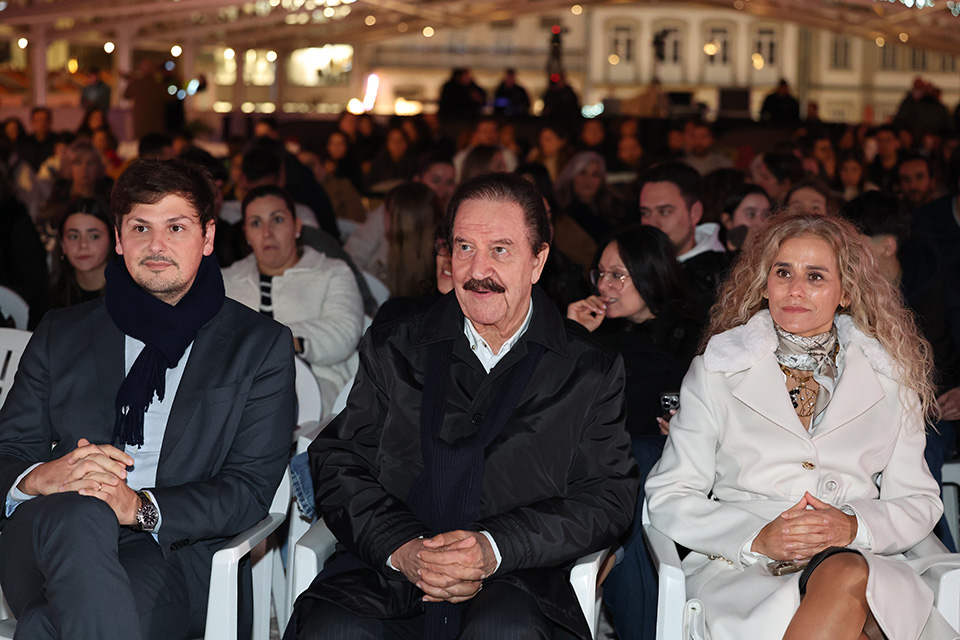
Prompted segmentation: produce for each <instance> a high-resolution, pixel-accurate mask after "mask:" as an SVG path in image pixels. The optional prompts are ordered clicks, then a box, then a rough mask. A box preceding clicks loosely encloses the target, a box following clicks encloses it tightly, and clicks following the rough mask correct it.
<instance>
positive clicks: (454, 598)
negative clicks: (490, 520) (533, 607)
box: [390, 530, 497, 603]
mask: <svg viewBox="0 0 960 640" xmlns="http://www.w3.org/2000/svg"><path fill="white" fill-rule="evenodd" d="M390 562H391V563H392V564H393V566H394V567H396V568H397V569H398V570H400V571H401V572H402V573H403V575H404V576H406V578H407V580H409V581H410V582H412V583H413V584H415V585H416V586H417V588H418V589H420V590H421V591H423V593H424V596H423V600H424V602H442V601H447V602H451V603H457V602H464V601H466V600H469V599H470V598H472V597H473V596H475V595H477V592H478V591H480V588H481V587H482V586H483V582H482V581H483V580H484V579H486V578H487V577H488V576H489V575H491V574H492V573H493V572H494V571H495V570H496V568H497V560H496V557H495V556H494V553H493V547H491V546H490V541H489V540H487V537H486V536H485V535H483V534H482V533H478V532H476V531H460V530H458V531H448V532H447V533H441V534H439V535H436V536H434V537H432V538H416V539H414V540H410V541H409V542H407V543H405V544H403V545H402V546H401V547H400V548H398V549H397V550H396V551H394V552H393V554H392V555H391V556H390Z"/></svg>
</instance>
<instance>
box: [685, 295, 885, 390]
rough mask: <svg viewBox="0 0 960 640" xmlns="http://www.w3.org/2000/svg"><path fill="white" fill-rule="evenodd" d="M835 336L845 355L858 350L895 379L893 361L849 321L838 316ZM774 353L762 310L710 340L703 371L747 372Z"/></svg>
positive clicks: (770, 324) (772, 335)
mask: <svg viewBox="0 0 960 640" xmlns="http://www.w3.org/2000/svg"><path fill="white" fill-rule="evenodd" d="M836 324H837V336H838V337H839V338H840V344H842V345H843V347H844V349H847V350H848V351H849V350H850V349H852V348H853V347H854V346H856V347H859V348H860V350H861V351H862V352H863V355H864V356H866V358H867V360H868V361H869V362H870V366H871V367H873V370H874V371H876V372H877V373H880V374H882V375H884V376H886V377H888V378H896V376H895V372H896V371H897V369H898V367H897V365H896V363H895V362H894V360H893V358H891V357H890V355H889V354H888V353H887V352H886V351H885V350H884V348H883V347H882V346H880V342H879V341H878V340H877V339H876V338H871V337H869V336H867V335H866V334H864V333H863V332H862V331H860V329H858V328H857V326H856V324H854V322H853V318H851V317H850V316H848V315H846V314H841V315H839V316H837V318H836ZM776 349H777V332H776V331H774V328H773V320H772V319H771V318H770V312H769V311H768V310H766V309H764V310H762V311H758V312H757V313H756V314H755V315H754V316H753V317H752V318H750V320H749V321H747V323H746V324H744V325H740V326H739V327H734V328H733V329H730V330H729V331H724V332H723V333H721V334H719V335H715V336H713V337H712V338H710V342H708V343H707V348H706V350H705V351H704V353H703V363H704V365H705V366H706V368H707V371H714V372H721V373H736V372H737V371H743V370H745V369H749V368H750V367H752V366H753V365H755V364H756V363H757V362H758V361H759V360H760V359H761V358H763V357H764V356H765V355H767V354H769V353H773V352H774V351H776Z"/></svg>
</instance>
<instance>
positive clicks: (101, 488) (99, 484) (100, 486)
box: [97, 482, 103, 491]
mask: <svg viewBox="0 0 960 640" xmlns="http://www.w3.org/2000/svg"><path fill="white" fill-rule="evenodd" d="M97 491H103V483H102V482H98V483H97Z"/></svg>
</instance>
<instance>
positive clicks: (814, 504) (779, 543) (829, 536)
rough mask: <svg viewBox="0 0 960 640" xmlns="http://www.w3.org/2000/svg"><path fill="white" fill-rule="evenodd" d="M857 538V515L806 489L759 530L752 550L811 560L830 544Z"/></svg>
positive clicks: (775, 557)
mask: <svg viewBox="0 0 960 640" xmlns="http://www.w3.org/2000/svg"><path fill="white" fill-rule="evenodd" d="M856 537H857V518H856V516H851V515H847V514H846V513H844V512H843V511H840V510H839V509H837V508H836V507H833V506H831V505H829V504H827V503H825V502H821V501H820V500H817V499H816V498H814V497H813V496H812V495H810V492H807V493H805V494H803V497H802V498H801V499H800V502H798V503H797V504H795V505H793V506H792V507H790V508H789V509H787V510H786V511H784V512H783V513H781V514H780V515H779V516H778V517H777V518H776V519H775V520H773V521H772V522H770V523H769V524H767V526H765V527H764V528H763V529H761V530H760V533H759V534H757V537H756V538H755V539H754V541H753V545H752V546H751V547H750V550H751V551H754V552H756V553H762V554H763V555H765V556H767V557H768V558H770V559H771V560H809V559H810V558H811V557H812V556H814V555H815V554H817V553H819V552H821V551H823V550H824V549H826V548H827V547H846V546H847V545H849V544H850V543H852V542H853V541H854V539H855V538H856Z"/></svg>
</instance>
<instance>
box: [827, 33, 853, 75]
mask: <svg viewBox="0 0 960 640" xmlns="http://www.w3.org/2000/svg"><path fill="white" fill-rule="evenodd" d="M830 68H831V69H837V70H839V71H849V70H850V38H849V37H848V36H842V35H837V34H834V36H833V38H832V39H831V42H830Z"/></svg>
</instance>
